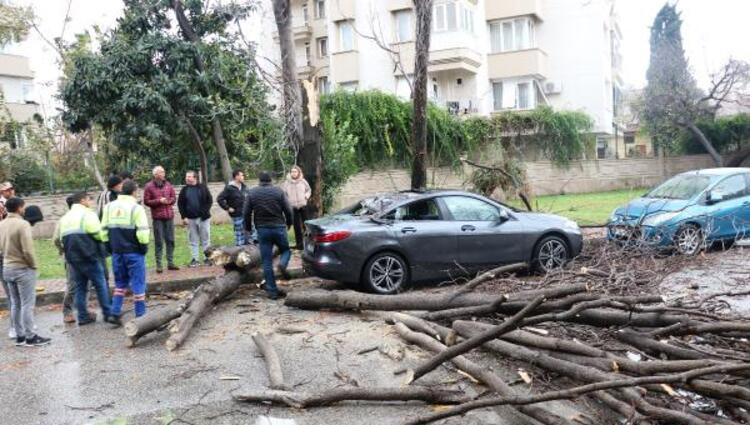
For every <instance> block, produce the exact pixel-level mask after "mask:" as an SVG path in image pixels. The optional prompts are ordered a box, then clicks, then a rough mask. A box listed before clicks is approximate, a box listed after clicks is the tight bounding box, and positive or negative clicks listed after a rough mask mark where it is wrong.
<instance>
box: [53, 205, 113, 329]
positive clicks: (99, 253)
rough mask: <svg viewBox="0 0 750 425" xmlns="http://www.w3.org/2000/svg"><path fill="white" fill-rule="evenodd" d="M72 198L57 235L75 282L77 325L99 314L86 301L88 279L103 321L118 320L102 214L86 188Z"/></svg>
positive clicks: (87, 322)
mask: <svg viewBox="0 0 750 425" xmlns="http://www.w3.org/2000/svg"><path fill="white" fill-rule="evenodd" d="M70 201H71V207H70V211H68V212H67V213H66V214H65V215H64V216H62V218H60V223H59V226H58V228H57V233H56V234H55V239H60V240H61V241H62V246H63V250H64V252H65V261H66V263H67V264H68V267H69V268H70V274H71V277H72V280H73V282H74V283H75V304H76V309H77V310H78V325H79V326H83V325H87V324H89V323H93V322H95V321H96V315H94V316H93V317H92V316H91V314H90V313H89V311H88V308H87V305H86V304H87V303H86V300H87V298H88V297H87V294H88V285H89V281H91V283H92V284H93V287H94V290H95V291H96V296H97V298H98V299H99V306H100V307H101V309H102V317H103V319H104V321H107V322H112V323H117V318H112V317H111V316H112V315H111V313H110V303H109V288H108V287H107V282H106V281H105V279H104V267H102V258H104V247H103V245H102V233H103V232H102V226H101V223H100V222H99V217H97V215H96V213H95V212H94V211H92V210H91V206H92V205H93V203H94V202H93V200H92V199H91V197H90V196H89V194H88V193H86V192H78V193H74V194H73V195H72V196H71V198H70Z"/></svg>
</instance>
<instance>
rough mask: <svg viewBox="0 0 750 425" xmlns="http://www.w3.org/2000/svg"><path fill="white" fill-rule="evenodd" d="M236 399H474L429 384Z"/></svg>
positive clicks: (293, 403) (295, 404)
mask: <svg viewBox="0 0 750 425" xmlns="http://www.w3.org/2000/svg"><path fill="white" fill-rule="evenodd" d="M232 397H233V398H234V399H235V400H237V401H244V402H251V403H269V402H270V403H275V404H281V405H286V406H289V407H292V408H295V409H304V408H307V407H320V406H328V405H331V404H334V403H339V402H342V401H423V402H425V403H430V404H460V403H466V402H468V401H470V400H471V398H470V397H467V396H466V394H464V393H463V392H458V391H445V390H438V389H433V388H427V387H398V388H389V387H380V388H378V387H373V388H332V389H329V390H327V391H323V392H321V393H317V394H308V393H297V392H292V391H273V390H271V391H261V392H256V393H245V394H237V395H233V396H232Z"/></svg>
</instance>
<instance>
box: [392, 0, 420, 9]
mask: <svg viewBox="0 0 750 425" xmlns="http://www.w3.org/2000/svg"><path fill="white" fill-rule="evenodd" d="M386 7H387V8H388V10H389V11H391V12H393V11H395V10H404V9H411V8H413V7H414V2H413V1H412V0H388V3H387V5H386Z"/></svg>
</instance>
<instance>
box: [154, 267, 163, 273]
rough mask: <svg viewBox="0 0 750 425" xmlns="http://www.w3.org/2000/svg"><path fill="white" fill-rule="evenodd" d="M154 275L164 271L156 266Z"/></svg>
mask: <svg viewBox="0 0 750 425" xmlns="http://www.w3.org/2000/svg"><path fill="white" fill-rule="evenodd" d="M156 273H164V269H163V268H161V266H156Z"/></svg>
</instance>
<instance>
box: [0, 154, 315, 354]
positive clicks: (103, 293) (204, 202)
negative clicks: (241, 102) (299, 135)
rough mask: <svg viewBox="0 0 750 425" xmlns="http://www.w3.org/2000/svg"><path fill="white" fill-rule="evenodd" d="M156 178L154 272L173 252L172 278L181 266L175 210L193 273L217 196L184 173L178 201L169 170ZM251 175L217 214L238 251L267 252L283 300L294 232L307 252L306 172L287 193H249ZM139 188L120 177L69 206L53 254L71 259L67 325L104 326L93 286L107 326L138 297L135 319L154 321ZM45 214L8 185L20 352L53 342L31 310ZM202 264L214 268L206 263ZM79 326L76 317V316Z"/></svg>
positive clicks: (1, 202) (3, 190) (271, 284)
mask: <svg viewBox="0 0 750 425" xmlns="http://www.w3.org/2000/svg"><path fill="white" fill-rule="evenodd" d="M152 174H153V179H152V180H150V181H149V182H148V183H147V184H146V185H145V187H144V189H143V204H144V205H145V206H147V207H149V208H150V210H151V218H152V223H153V229H154V242H155V248H156V249H155V260H156V272H157V273H162V272H163V264H164V263H163V262H162V254H163V248H164V246H165V245H166V264H167V269H168V270H179V267H178V266H177V265H176V264H175V262H174V241H175V237H174V208H173V206H174V205H175V203H176V204H177V209H178V212H179V214H180V217H181V219H182V222H183V224H184V225H185V226H186V228H187V232H188V241H189V243H190V248H191V261H190V264H189V266H190V267H197V266H199V265H200V264H201V263H200V261H199V259H200V257H199V256H200V252H205V250H206V248H207V247H208V246H209V245H210V238H211V227H210V219H211V206H212V204H213V197H212V196H211V193H210V191H209V190H208V187H207V185H206V184H205V183H200V182H199V178H198V173H196V172H195V171H188V172H187V173H186V174H185V186H183V188H182V189H181V190H180V193H179V195H176V194H175V189H174V187H173V186H172V184H171V183H170V182H169V181H167V179H166V172H165V170H164V168H163V167H161V166H157V167H155V168H154V169H153V173H152ZM244 180H245V175H244V173H243V172H242V171H240V170H235V171H234V172H233V174H232V181H230V182H229V183H228V184H227V185H226V187H225V188H224V190H222V192H221V193H220V194H219V196H218V197H217V202H218V204H219V206H220V207H221V208H222V209H224V210H226V211H227V212H228V213H229V215H230V217H231V218H232V222H233V226H234V236H235V244H236V245H245V244H251V243H257V244H258V245H259V249H260V252H261V257H262V261H263V272H264V278H265V282H264V285H263V286H264V288H265V290H266V292H267V294H268V296H269V297H270V298H272V299H276V298H278V297H282V296H284V295H285V293H284V291H282V290H280V289H278V287H277V286H276V281H275V276H274V270H273V247H274V246H276V247H277V248H278V250H279V255H280V261H279V267H278V272H279V273H280V274H281V275H282V276H284V277H285V278H288V272H287V266H288V264H289V260H290V257H291V252H290V249H289V242H288V238H287V230H288V229H289V228H290V227H291V226H292V225H294V231H295V239H296V248H297V249H302V246H303V233H302V232H303V223H304V221H305V218H306V215H305V208H306V205H307V202H308V200H309V198H310V195H311V190H310V186H309V184H308V183H307V181H306V180H305V179H304V177H303V175H302V170H301V169H300V168H299V167H297V166H295V167H293V168H292V170H291V172H290V174H289V176H288V179H287V181H286V182H285V183H284V185H283V188H281V187H275V186H273V184H272V179H271V175H270V174H269V173H267V172H262V173H260V174H259V185H258V186H257V187H254V188H252V189H248V188H247V186H246V185H245V183H244ZM137 191H138V185H137V184H136V182H135V181H134V180H133V177H132V175H130V174H128V173H121V174H119V175H113V176H111V177H110V178H109V179H108V182H107V189H106V190H105V191H103V192H102V193H101V194H100V195H99V196H98V198H97V199H96V200H94V199H92V198H91V196H90V195H89V194H88V193H86V192H77V193H74V194H73V195H71V196H69V197H68V198H67V199H66V201H67V204H68V208H69V210H68V212H67V213H66V214H65V215H64V216H63V217H61V218H60V220H59V222H58V223H57V227H56V229H55V232H54V238H53V239H54V242H55V245H56V246H57V247H58V249H59V250H60V253H61V255H63V256H64V259H65V268H66V274H67V287H66V291H65V296H64V300H63V320H64V321H65V322H66V323H72V322H76V321H77V322H78V324H79V325H81V326H83V325H87V324H89V323H93V322H95V321H96V313H95V312H92V311H89V310H88V293H89V287H92V288H93V292H94V293H95V294H96V296H97V299H98V303H99V307H100V308H101V311H102V318H103V320H104V321H105V322H108V323H112V324H114V325H117V326H119V325H121V324H122V322H121V318H120V317H121V315H122V305H123V300H124V296H125V295H126V292H127V291H128V290H129V291H130V292H131V293H132V294H133V304H134V311H135V315H136V317H138V316H142V315H144V314H145V313H146V260H145V256H146V253H147V251H148V244H149V241H150V227H149V223H148V218H147V215H146V210H145V208H144V207H143V206H142V205H141V204H140V202H139V201H138V196H137ZM41 220H42V217H41V211H40V210H39V208H38V207H35V206H30V207H28V208H26V207H25V202H24V200H23V199H21V198H18V197H16V196H15V191H14V188H13V186H12V184H10V183H3V184H2V185H0V267H2V268H0V281H2V283H3V288H4V290H5V293H6V294H7V296H8V300H9V303H10V310H11V315H10V326H11V330H10V331H9V337H11V338H14V339H15V340H16V345H19V346H21V345H23V346H38V345H44V344H48V343H49V342H50V339H49V338H44V337H41V336H39V335H37V334H36V325H35V324H34V318H33V309H34V305H35V302H36V298H35V297H36V280H37V271H36V269H37V263H36V261H35V258H34V247H33V240H32V235H31V226H32V225H33V224H34V223H35V222H37V221H41ZM108 256H111V257H112V269H113V274H114V291H113V294H112V298H111V299H110V296H109V290H108V286H109V285H108V280H109V279H108V278H109V272H108V267H107V262H106V258H107V257H108ZM203 262H204V264H210V261H209V260H208V259H207V258H205V254H204V261H203ZM74 306H75V310H77V317H76V316H74V315H73V307H74Z"/></svg>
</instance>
